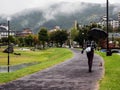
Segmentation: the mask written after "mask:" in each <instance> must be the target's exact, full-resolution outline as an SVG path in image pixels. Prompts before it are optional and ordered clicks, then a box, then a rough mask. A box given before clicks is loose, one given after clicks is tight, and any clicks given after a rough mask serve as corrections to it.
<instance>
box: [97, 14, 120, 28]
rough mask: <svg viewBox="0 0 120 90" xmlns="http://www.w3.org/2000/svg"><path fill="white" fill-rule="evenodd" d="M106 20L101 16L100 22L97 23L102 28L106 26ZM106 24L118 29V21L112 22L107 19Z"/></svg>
mask: <svg viewBox="0 0 120 90" xmlns="http://www.w3.org/2000/svg"><path fill="white" fill-rule="evenodd" d="M106 20H107V17H106V16H103V17H102V18H101V20H100V22H98V24H99V25H101V26H102V27H104V26H106ZM108 23H109V24H110V25H111V26H112V27H113V29H114V28H118V27H119V21H116V20H113V19H112V18H109V22H108Z"/></svg>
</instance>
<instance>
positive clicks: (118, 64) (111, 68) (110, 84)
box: [99, 53, 120, 90]
mask: <svg viewBox="0 0 120 90" xmlns="http://www.w3.org/2000/svg"><path fill="white" fill-rule="evenodd" d="M99 54H100V55H101V56H102V57H103V59H104V60H105V76H104V78H103V79H102V80H101V81H100V90H120V55H117V54H113V55H112V56H106V54H105V53H99Z"/></svg>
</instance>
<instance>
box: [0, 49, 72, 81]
mask: <svg viewBox="0 0 120 90" xmlns="http://www.w3.org/2000/svg"><path fill="white" fill-rule="evenodd" d="M16 52H19V53H21V56H17V58H16V57H15V56H14V55H11V58H10V61H11V65H15V64H21V63H27V62H40V63H39V64H37V65H32V66H29V67H26V68H23V69H20V70H17V71H15V72H10V73H0V83H6V82H9V81H12V80H15V79H17V78H20V77H23V76H25V75H28V74H32V73H35V72H37V71H40V70H43V69H45V68H48V67H51V66H53V65H56V64H58V63H61V62H63V61H65V60H67V59H69V58H72V57H73V53H72V52H71V51H70V50H69V49H66V48H50V49H47V50H42V51H16ZM12 59H13V60H12ZM3 64H5V63H3Z"/></svg>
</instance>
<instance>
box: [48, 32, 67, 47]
mask: <svg viewBox="0 0 120 90" xmlns="http://www.w3.org/2000/svg"><path fill="white" fill-rule="evenodd" d="M49 35H50V41H51V42H52V43H56V45H57V47H58V46H59V45H60V47H62V45H63V43H65V41H66V40H67V39H68V33H67V31H66V30H57V31H53V32H51V33H50V34H49Z"/></svg>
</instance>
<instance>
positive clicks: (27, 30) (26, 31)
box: [16, 28, 33, 37]
mask: <svg viewBox="0 0 120 90" xmlns="http://www.w3.org/2000/svg"><path fill="white" fill-rule="evenodd" d="M31 34H33V32H32V30H31V29H30V28H24V29H23V31H16V36H21V37H25V36H29V35H31Z"/></svg>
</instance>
